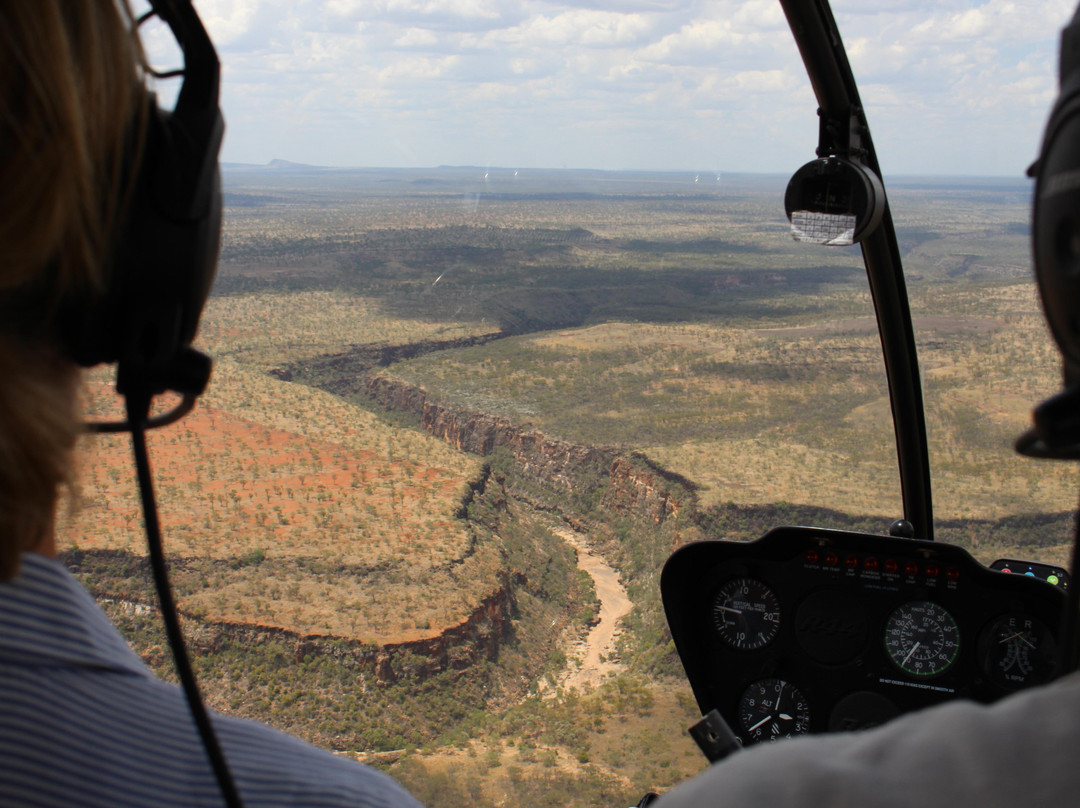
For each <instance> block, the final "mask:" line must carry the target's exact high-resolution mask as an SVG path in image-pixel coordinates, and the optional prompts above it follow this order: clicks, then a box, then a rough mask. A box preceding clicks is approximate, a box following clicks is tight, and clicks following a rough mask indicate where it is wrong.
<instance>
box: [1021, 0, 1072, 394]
mask: <svg viewBox="0 0 1080 808" xmlns="http://www.w3.org/2000/svg"><path fill="white" fill-rule="evenodd" d="M1058 71H1059V83H1060V87H1061V90H1060V93H1059V95H1058V99H1057V101H1056V102H1055V103H1054V107H1053V110H1052V111H1051V113H1050V120H1049V121H1048V122H1047V124H1046V131H1045V133H1044V135H1043V141H1042V148H1041V150H1040V153H1039V159H1038V161H1037V162H1036V163H1035V164H1034V165H1033V166H1032V170H1031V173H1032V175H1033V176H1034V177H1035V194H1034V200H1033V205H1032V223H1031V240H1032V250H1033V258H1034V262H1035V278H1036V281H1037V282H1038V285H1039V294H1040V295H1041V297H1042V302H1043V309H1044V310H1045V312H1046V319H1047V322H1048V324H1049V326H1050V331H1051V333H1053V335H1054V339H1055V340H1056V341H1057V343H1058V347H1059V348H1060V349H1061V353H1062V355H1063V357H1064V359H1065V368H1066V372H1067V373H1068V374H1069V375H1071V371H1070V369H1076V368H1080V12H1078V16H1074V18H1073V19H1072V21H1071V22H1070V23H1069V25H1067V26H1066V27H1065V28H1064V30H1063V31H1062V33H1061V52H1060V59H1059V68H1058ZM1076 381H1080V379H1078V380H1076ZM1070 383H1073V382H1070Z"/></svg>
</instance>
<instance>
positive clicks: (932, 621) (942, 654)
mask: <svg viewBox="0 0 1080 808" xmlns="http://www.w3.org/2000/svg"><path fill="white" fill-rule="evenodd" d="M885 652H886V653H887V654H888V655H889V659H891V660H892V661H893V662H894V663H895V664H896V666H897V667H898V668H899V669H900V670H902V671H903V672H904V673H906V674H908V675H909V676H918V677H920V678H926V677H930V676H939V675H941V674H943V673H945V671H947V670H948V669H949V668H950V667H952V664H953V663H954V662H956V659H957V657H958V656H959V655H960V629H959V627H957V625H956V619H955V618H954V617H953V616H952V615H951V614H949V613H948V612H947V611H946V610H945V609H944V608H942V607H941V606H939V605H938V604H936V603H933V602H931V601H929V600H912V601H909V602H908V603H905V604H903V605H901V606H897V607H896V608H895V609H894V610H893V613H892V614H891V615H889V619H888V620H887V621H886V622H885Z"/></svg>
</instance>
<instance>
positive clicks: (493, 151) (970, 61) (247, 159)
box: [146, 0, 1075, 177]
mask: <svg viewBox="0 0 1080 808" xmlns="http://www.w3.org/2000/svg"><path fill="white" fill-rule="evenodd" d="M195 5H196V8H197V9H198V11H199V13H200V15H201V16H202V18H203V20H204V22H205V24H206V26H207V29H208V30H209V32H210V35H211V38H212V39H213V40H214V41H215V43H216V44H217V47H218V51H219V55H220V58H221V62H222V81H223V85H222V109H223V111H224V114H225V118H226V125H227V127H228V129H227V133H226V139H225V145H224V149H223V152H222V160H223V161H224V162H239V163H254V164H264V163H267V162H269V161H270V160H274V159H282V160H289V161H292V162H299V163H309V164H315V165H328V166H379V167H389V166H401V167H424V166H436V165H472V166H486V167H508V168H531V167H542V168H595V169H608V170H621V169H636V170H686V171H703V172H718V173H719V172H765V173H773V172H778V173H783V172H791V171H794V170H795V169H796V168H798V166H800V165H801V164H802V163H804V162H806V161H808V160H811V159H813V157H814V149H815V147H816V145H817V116H816V108H817V105H816V102H815V99H814V96H813V92H812V91H811V89H810V84H809V81H808V79H807V78H806V73H805V70H804V68H803V66H802V62H801V61H800V59H799V57H798V52H797V50H796V47H795V43H794V40H793V38H792V36H791V33H790V31H789V29H788V27H787V24H786V21H785V19H784V16H783V13H782V11H781V9H780V5H779V2H778V0H712V1H711V2H703V1H702V0H690V1H689V2H681V1H680V0H580V2H546V1H545V0H195ZM833 10H834V13H835V15H836V18H837V23H838V26H839V29H840V33H841V36H842V38H843V39H844V42H845V44H846V45H847V48H848V55H849V59H850V61H851V64H852V68H853V70H854V72H855V77H856V79H857V81H858V82H859V88H860V94H861V96H862V100H863V104H864V106H865V107H866V110H867V117H868V119H869V122H870V127H871V131H872V133H873V136H874V142H875V145H876V147H877V151H878V157H879V159H880V162H881V166H882V170H883V172H884V173H885V175H886V176H890V175H893V176H896V175H923V174H934V175H987V176H1015V177H1019V176H1022V174H1023V172H1024V170H1025V169H1026V167H1027V166H1028V165H1029V164H1030V163H1031V162H1032V161H1033V160H1034V158H1035V157H1036V155H1037V152H1038V147H1039V141H1040V138H1041V135H1042V130H1043V127H1044V125H1045V122H1046V119H1047V114H1048V111H1049V108H1050V105H1051V104H1052V103H1053V100H1054V98H1055V96H1056V92H1057V89H1056V87H1057V78H1056V69H1057V68H1056V65H1057V47H1058V38H1059V33H1060V29H1061V27H1062V26H1063V25H1064V24H1065V23H1066V22H1067V21H1068V19H1069V18H1070V17H1071V16H1072V14H1073V12H1074V10H1075V0H987V2H979V1H978V0H976V1H974V2H971V1H969V0H881V1H880V2H875V0H836V1H835V2H834V6H833ZM159 38H160V32H158V31H153V30H149V31H148V32H147V35H146V39H147V44H148V48H149V49H150V50H151V51H155V49H157V52H158V53H160V52H161V51H160V46H159ZM163 58H165V57H159V61H160V60H161V59H163ZM163 89H164V88H163Z"/></svg>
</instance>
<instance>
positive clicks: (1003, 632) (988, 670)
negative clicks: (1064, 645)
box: [979, 612, 1055, 689]
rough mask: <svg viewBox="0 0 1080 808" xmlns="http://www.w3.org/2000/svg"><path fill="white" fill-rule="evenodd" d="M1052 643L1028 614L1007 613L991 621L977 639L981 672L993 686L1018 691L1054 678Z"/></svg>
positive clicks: (1048, 632)
mask: <svg viewBox="0 0 1080 808" xmlns="http://www.w3.org/2000/svg"><path fill="white" fill-rule="evenodd" d="M1054 655H1055V643H1054V638H1053V637H1052V636H1051V634H1050V629H1048V628H1047V627H1046V624H1045V623H1043V622H1042V621H1041V620H1039V619H1038V618H1035V617H1031V616H1030V615H1024V614H1019V613H1015V612H1013V613H1010V614H1005V615H1002V616H1001V617H999V618H997V619H996V620H994V621H993V622H992V623H991V624H990V625H989V626H988V627H987V628H986V630H985V631H984V632H983V634H982V636H981V637H980V639H979V658H980V659H981V660H982V666H983V672H984V673H985V674H986V676H987V677H988V678H989V679H990V680H991V681H992V682H994V683H995V684H997V685H1000V686H1001V687H1005V688H1010V689H1012V688H1019V687H1024V686H1027V685H1034V684H1041V683H1043V682H1048V681H1050V679H1051V678H1052V677H1053V675H1054Z"/></svg>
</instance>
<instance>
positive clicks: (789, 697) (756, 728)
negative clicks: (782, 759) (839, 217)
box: [739, 679, 810, 743]
mask: <svg viewBox="0 0 1080 808" xmlns="http://www.w3.org/2000/svg"><path fill="white" fill-rule="evenodd" d="M739 723H740V724H741V725H742V728H743V732H745V733H746V737H747V739H748V740H749V741H751V742H752V743H759V742H761V741H775V740H778V739H779V738H790V737H791V736H792V735H802V734H804V733H807V732H809V731H810V704H809V703H808V702H807V701H806V697H805V696H803V694H802V693H801V692H799V689H798V688H797V687H795V685H793V684H791V683H790V682H785V681H784V680H783V679H759V680H758V681H756V682H754V683H753V684H752V685H750V686H749V687H748V688H746V690H744V691H743V694H742V698H741V699H739Z"/></svg>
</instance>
